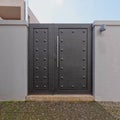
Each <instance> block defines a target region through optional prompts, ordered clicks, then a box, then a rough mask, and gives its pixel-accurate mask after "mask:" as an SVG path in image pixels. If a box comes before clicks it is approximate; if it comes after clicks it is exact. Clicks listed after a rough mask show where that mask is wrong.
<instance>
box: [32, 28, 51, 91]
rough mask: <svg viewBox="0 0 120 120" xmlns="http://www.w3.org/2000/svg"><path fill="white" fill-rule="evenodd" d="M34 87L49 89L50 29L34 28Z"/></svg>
mask: <svg viewBox="0 0 120 120" xmlns="http://www.w3.org/2000/svg"><path fill="white" fill-rule="evenodd" d="M33 44H34V46H33V50H34V53H33V59H34V63H33V66H34V70H33V76H34V80H33V81H34V82H33V84H34V89H48V88H49V78H48V52H49V51H48V29H34V40H33Z"/></svg>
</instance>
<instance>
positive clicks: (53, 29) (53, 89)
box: [28, 24, 93, 95]
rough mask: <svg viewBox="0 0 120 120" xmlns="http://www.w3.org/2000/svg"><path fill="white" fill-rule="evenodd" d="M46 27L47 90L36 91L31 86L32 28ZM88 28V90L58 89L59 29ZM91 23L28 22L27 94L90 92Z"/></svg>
mask: <svg viewBox="0 0 120 120" xmlns="http://www.w3.org/2000/svg"><path fill="white" fill-rule="evenodd" d="M37 28H38V29H45V28H46V29H48V31H49V32H48V34H49V39H48V40H49V44H50V45H49V53H48V54H49V63H48V64H49V90H47V91H43V92H42V91H41V92H40V91H37V90H34V89H33V87H32V81H33V37H34V34H33V29H37ZM67 28H75V29H87V30H88V36H87V39H88V59H89V60H88V84H89V87H88V90H78V91H77V90H75V91H73V90H69V91H66V90H58V69H57V68H56V66H57V65H56V60H57V55H56V49H57V47H56V44H57V42H56V41H57V36H58V31H59V29H67ZM92 72H93V71H92V24H30V25H29V28H28V94H29V95H30V94H92V84H93V83H92Z"/></svg>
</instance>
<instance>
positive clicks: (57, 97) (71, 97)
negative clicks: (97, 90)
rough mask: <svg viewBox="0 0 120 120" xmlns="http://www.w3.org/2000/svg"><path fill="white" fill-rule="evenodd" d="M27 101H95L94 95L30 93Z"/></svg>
mask: <svg viewBox="0 0 120 120" xmlns="http://www.w3.org/2000/svg"><path fill="white" fill-rule="evenodd" d="M26 101H42V102H44V101H48V102H49V101H50V102H53V101H56V102H57V101H68V102H71V101H73V102H77V101H87V102H89V101H94V97H93V96H92V95H28V96H27V97H26Z"/></svg>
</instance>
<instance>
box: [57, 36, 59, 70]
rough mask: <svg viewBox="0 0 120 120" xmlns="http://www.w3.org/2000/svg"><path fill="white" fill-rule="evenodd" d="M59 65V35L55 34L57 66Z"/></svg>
mask: <svg viewBox="0 0 120 120" xmlns="http://www.w3.org/2000/svg"><path fill="white" fill-rule="evenodd" d="M58 67H59V36H58V35H57V68H58Z"/></svg>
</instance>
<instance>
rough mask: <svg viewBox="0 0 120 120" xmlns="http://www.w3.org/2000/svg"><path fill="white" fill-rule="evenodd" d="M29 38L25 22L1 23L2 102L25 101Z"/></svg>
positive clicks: (0, 90) (0, 80)
mask: <svg viewBox="0 0 120 120" xmlns="http://www.w3.org/2000/svg"><path fill="white" fill-rule="evenodd" d="M27 36H28V35H27V26H26V22H25V21H4V20H2V21H0V101H1V100H25V96H26V95H27V39H28V37H27Z"/></svg>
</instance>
